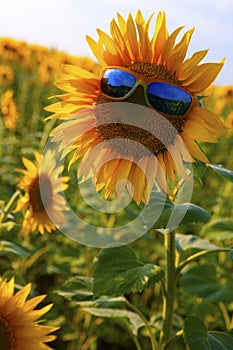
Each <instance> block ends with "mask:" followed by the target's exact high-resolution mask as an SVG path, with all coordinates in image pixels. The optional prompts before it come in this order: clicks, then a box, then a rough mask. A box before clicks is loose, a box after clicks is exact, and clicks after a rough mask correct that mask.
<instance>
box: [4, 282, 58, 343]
mask: <svg viewBox="0 0 233 350" xmlns="http://www.w3.org/2000/svg"><path fill="white" fill-rule="evenodd" d="M14 287H15V285H14V279H13V278H12V279H11V280H10V281H9V282H7V281H5V280H2V279H1V278H0V348H1V350H26V349H27V350H46V349H52V348H51V347H49V346H47V345H46V344H45V343H47V342H51V341H53V340H54V339H55V338H56V337H55V336H54V335H50V333H51V332H54V331H56V330H57V329H58V328H57V327H51V326H44V325H41V324H37V320H38V319H39V318H40V317H41V316H43V315H44V314H46V313H47V312H48V311H49V310H50V309H51V307H52V304H50V305H47V306H44V307H43V308H42V309H35V308H36V307H37V305H38V304H39V303H40V302H41V301H42V300H43V299H44V298H45V297H46V295H40V296H37V297H34V298H31V299H30V300H26V299H27V297H28V295H29V293H30V291H31V284H30V283H29V284H27V285H26V286H25V287H23V288H22V289H21V290H20V291H18V292H17V293H15V294H14Z"/></svg>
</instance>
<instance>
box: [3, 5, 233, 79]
mask: <svg viewBox="0 0 233 350" xmlns="http://www.w3.org/2000/svg"><path fill="white" fill-rule="evenodd" d="M138 9H140V10H141V12H142V14H143V15H144V17H145V18H146V19H147V18H148V17H149V16H150V15H151V14H152V13H155V17H156V14H157V13H158V11H161V10H165V12H166V14H167V26H168V29H169V32H170V33H171V32H172V31H173V30H174V29H175V28H177V27H179V26H185V27H186V29H190V28H193V27H195V32H194V34H193V37H192V41H191V44H190V48H189V51H188V56H191V55H192V53H194V52H195V51H199V50H203V49H209V50H210V51H209V53H208V55H207V57H206V58H205V60H204V61H203V62H218V61H220V60H221V59H222V58H223V57H225V58H226V63H225V65H224V68H223V70H222V71H221V73H220V75H219V76H218V78H217V79H216V81H215V84H217V85H233V20H232V17H233V1H232V0H94V1H91V0H7V1H2V3H1V20H0V37H10V38H14V39H17V40H23V41H27V42H28V43H32V44H37V45H43V46H46V47H49V48H56V49H58V50H60V51H64V52H67V53H69V54H72V55H75V56H88V57H91V58H94V56H93V55H92V53H91V50H90V48H89V46H88V44H87V42H86V39H85V36H86V34H88V35H89V36H91V37H93V38H94V39H97V33H96V28H100V29H102V30H104V31H105V32H107V33H109V23H110V21H111V19H112V18H116V14H117V13H118V12H119V13H120V14H121V15H123V16H124V17H127V15H128V13H129V12H131V13H132V14H133V16H135V14H136V12H137V10H138ZM153 24H155V22H153ZM183 32H184V30H183ZM183 32H182V33H183Z"/></svg>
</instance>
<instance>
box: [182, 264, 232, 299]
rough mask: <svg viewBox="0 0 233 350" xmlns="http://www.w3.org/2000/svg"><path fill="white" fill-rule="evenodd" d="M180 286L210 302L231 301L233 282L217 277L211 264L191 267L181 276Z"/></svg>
mask: <svg viewBox="0 0 233 350" xmlns="http://www.w3.org/2000/svg"><path fill="white" fill-rule="evenodd" d="M180 286H181V287H182V288H184V289H185V290H186V291H187V292H188V293H190V294H192V295H195V296H198V297H200V298H203V299H206V300H209V301H211V302H215V303H216V302H220V301H222V302H233V293H232V290H233V282H232V281H231V280H228V281H225V280H224V279H223V278H221V279H219V277H217V271H216V268H215V266H213V265H207V264H205V265H197V266H193V267H191V268H190V269H189V270H188V271H186V272H185V274H184V275H183V276H182V277H181V279H180Z"/></svg>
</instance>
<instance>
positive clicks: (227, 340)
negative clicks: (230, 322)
mask: <svg viewBox="0 0 233 350" xmlns="http://www.w3.org/2000/svg"><path fill="white" fill-rule="evenodd" d="M209 337H210V338H211V339H213V338H214V339H215V340H217V341H219V342H220V343H221V344H222V345H224V347H225V349H226V350H232V349H233V331H231V332H229V333H223V332H209Z"/></svg>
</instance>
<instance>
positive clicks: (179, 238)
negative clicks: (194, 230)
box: [176, 233, 219, 254]
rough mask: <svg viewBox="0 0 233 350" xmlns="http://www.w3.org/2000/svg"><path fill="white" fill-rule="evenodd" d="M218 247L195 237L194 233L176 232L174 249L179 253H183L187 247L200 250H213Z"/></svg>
mask: <svg viewBox="0 0 233 350" xmlns="http://www.w3.org/2000/svg"><path fill="white" fill-rule="evenodd" d="M218 248H219V247H218V246H216V245H215V244H212V243H210V242H208V241H206V240H204V239H201V238H199V237H196V236H194V235H182V234H180V233H177V234H176V249H177V250H178V252H179V253H180V254H182V253H184V252H185V251H187V250H188V249H196V250H198V251H202V250H215V249H218Z"/></svg>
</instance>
